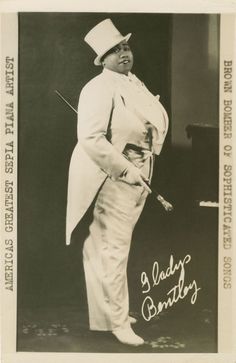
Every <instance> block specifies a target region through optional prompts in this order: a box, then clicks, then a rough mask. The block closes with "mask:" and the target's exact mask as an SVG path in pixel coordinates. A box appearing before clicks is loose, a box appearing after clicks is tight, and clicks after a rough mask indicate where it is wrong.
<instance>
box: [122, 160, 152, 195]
mask: <svg viewBox="0 0 236 363" xmlns="http://www.w3.org/2000/svg"><path fill="white" fill-rule="evenodd" d="M120 179H121V180H122V181H124V182H125V183H127V184H131V185H140V186H142V187H144V188H145V190H146V191H147V192H148V193H151V192H152V191H151V189H150V188H149V187H148V185H147V184H146V183H145V182H148V181H149V180H148V178H146V177H145V175H144V174H143V173H142V172H141V170H140V169H139V168H136V167H135V166H133V165H132V166H130V167H129V168H128V169H127V170H125V171H124V173H123V175H122V177H121V178H120Z"/></svg>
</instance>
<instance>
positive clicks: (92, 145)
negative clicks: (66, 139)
mask: <svg viewBox="0 0 236 363" xmlns="http://www.w3.org/2000/svg"><path fill="white" fill-rule="evenodd" d="M112 110H113V92H112V89H111V88H109V87H107V86H106V85H104V84H103V83H102V82H99V81H98V80H96V79H95V80H92V81H90V82H89V83H88V84H87V85H86V86H85V87H84V88H83V90H82V92H81V94H80V99H79V106H78V141H79V143H80V144H81V145H82V147H83V149H84V150H85V152H86V153H87V154H88V155H89V157H90V158H91V159H92V160H93V161H94V162H95V164H97V165H98V166H99V167H100V168H101V169H102V170H103V171H105V173H106V174H108V175H109V176H110V177H111V178H113V179H117V178H119V176H120V175H121V174H122V173H123V171H124V170H125V169H127V168H128V167H129V166H130V165H131V163H130V162H129V161H128V160H127V159H126V158H125V157H124V156H123V155H122V154H121V153H120V152H119V151H118V150H116V149H115V147H114V146H113V145H112V144H111V143H110V142H109V141H108V139H107V131H108V128H109V126H110V122H112Z"/></svg>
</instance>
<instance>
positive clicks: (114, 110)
mask: <svg viewBox="0 0 236 363" xmlns="http://www.w3.org/2000/svg"><path fill="white" fill-rule="evenodd" d="M130 36H131V33H129V34H127V35H126V36H123V35H121V34H120V32H119V31H118V30H117V28H116V27H115V26H114V24H113V23H112V21H111V20H110V19H105V20H104V21H102V22H100V23H99V24H97V25H96V26H95V27H94V28H93V29H92V30H90V32H89V33H88V34H87V35H86V37H85V41H86V42H87V43H88V44H89V45H90V46H91V47H92V49H93V50H94V51H95V52H96V54H97V56H96V58H95V60H94V64H95V65H97V66H99V65H100V66H102V68H103V70H102V72H101V73H100V74H99V75H98V76H96V77H95V78H93V79H92V80H90V81H89V82H88V83H87V84H86V85H85V86H84V88H83V89H82V91H81V94H80V98H79V104H78V143H77V145H76V147H75V149H74V151H73V154H72V158H71V162H70V169H69V180H68V198H67V225H66V243H67V244H68V245H69V244H70V240H71V234H72V232H73V230H74V228H75V227H76V225H77V224H78V223H79V221H80V220H81V218H82V217H83V216H84V214H85V213H86V211H87V209H88V208H89V206H90V205H91V204H92V203H93V205H94V207H93V220H92V223H91V225H90V227H89V235H88V237H87V238H86V240H85V242H84V246H83V264H84V270H85V279H86V288H87V298H88V308H89V309H88V310H89V325H90V329H91V330H100V331H111V332H112V333H113V334H114V335H115V336H116V338H117V339H118V340H119V341H120V342H122V343H125V344H130V345H135V346H137V345H141V344H143V343H144V340H143V339H142V338H141V337H139V336H138V335H137V334H135V332H134V331H133V329H132V328H131V323H134V319H133V318H132V317H130V316H129V294H128V285H127V262H128V256H129V249H130V244H131V238H132V233H133V230H134V227H135V224H136V222H137V220H138V218H139V216H140V214H141V212H142V209H143V207H144V204H145V201H146V197H147V195H148V193H150V192H151V190H150V189H149V187H148V186H147V184H146V182H147V181H148V182H150V180H151V177H152V171H153V164H154V157H155V155H158V154H159V153H160V152H161V149H162V146H163V143H164V140H165V137H166V134H167V130H168V116H167V113H166V111H165V109H164V107H163V106H162V105H161V103H160V101H159V96H154V95H153V94H152V93H150V92H149V91H148V89H147V88H146V87H145V85H144V84H143V83H142V82H141V81H140V80H139V79H138V78H137V77H136V76H135V75H134V74H132V73H131V69H132V66H133V54H132V51H131V49H130V47H129V45H128V39H129V38H130Z"/></svg>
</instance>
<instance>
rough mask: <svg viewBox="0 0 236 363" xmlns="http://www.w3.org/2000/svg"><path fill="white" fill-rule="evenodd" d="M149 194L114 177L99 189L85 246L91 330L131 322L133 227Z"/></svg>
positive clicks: (107, 328)
mask: <svg viewBox="0 0 236 363" xmlns="http://www.w3.org/2000/svg"><path fill="white" fill-rule="evenodd" d="M148 162H149V160H148ZM149 170H150V169H149ZM147 194H148V193H147V192H146V191H145V190H144V188H143V187H141V186H133V185H129V184H126V183H124V182H122V181H112V180H111V179H110V178H107V179H106V181H105V183H104V184H103V186H102V188H101V190H100V191H99V194H98V197H97V200H96V203H95V206H94V211H93V221H92V223H91V225H90V229H89V232H90V233H89V236H88V237H87V239H86V240H85V243H84V248H83V263H84V271H85V279H86V288H87V299H88V309H89V325H90V329H91V330H103V331H104V330H114V329H117V328H120V327H126V326H127V327H128V326H129V324H130V323H129V320H128V315H129V294H128V285H127V262H128V255H129V250H130V244H131V238H132V233H133V229H134V226H135V224H136V222H137V220H138V218H139V216H140V214H141V212H142V209H143V207H144V204H145V201H146V197H147Z"/></svg>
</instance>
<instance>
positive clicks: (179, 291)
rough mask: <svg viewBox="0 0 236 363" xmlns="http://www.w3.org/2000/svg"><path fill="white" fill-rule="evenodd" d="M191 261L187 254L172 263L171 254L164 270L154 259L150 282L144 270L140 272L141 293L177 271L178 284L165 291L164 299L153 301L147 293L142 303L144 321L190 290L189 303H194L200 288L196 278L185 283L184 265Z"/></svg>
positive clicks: (175, 301) (181, 297)
mask: <svg viewBox="0 0 236 363" xmlns="http://www.w3.org/2000/svg"><path fill="white" fill-rule="evenodd" d="M190 261H191V256H190V255H189V254H187V255H186V256H185V257H184V259H183V260H179V261H178V262H177V263H174V257H173V255H171V256H170V262H169V266H168V267H167V269H166V270H161V271H160V268H159V263H158V262H157V261H155V262H154V263H153V266H152V280H151V281H152V283H151V282H150V279H149V277H148V275H147V273H146V272H142V273H141V284H142V293H143V294H147V293H149V292H150V291H151V289H152V288H153V287H155V286H158V285H159V284H160V282H161V281H164V280H166V279H168V278H169V277H170V276H173V275H175V274H176V272H177V271H179V280H178V284H176V285H174V286H173V287H172V288H171V289H170V290H169V291H168V292H167V294H166V295H167V296H168V297H167V299H166V300H165V301H159V302H158V303H157V304H155V303H154V301H153V299H152V298H151V296H150V295H147V296H146V297H145V298H144V300H143V303H142V309H141V311H142V316H143V318H144V319H145V320H146V321H150V320H151V319H152V318H154V316H157V315H159V314H160V313H161V312H162V310H163V309H168V308H169V307H172V306H173V305H174V304H176V303H177V302H178V301H179V300H183V299H184V298H185V297H186V296H187V295H188V294H189V293H190V291H191V293H192V295H191V298H190V301H191V304H195V302H196V300H197V296H198V291H199V290H200V289H201V288H200V287H198V286H197V282H196V280H193V281H192V282H191V283H189V284H185V265H187V264H188V263H189V262H190Z"/></svg>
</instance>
